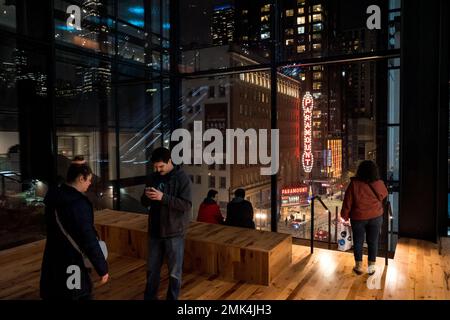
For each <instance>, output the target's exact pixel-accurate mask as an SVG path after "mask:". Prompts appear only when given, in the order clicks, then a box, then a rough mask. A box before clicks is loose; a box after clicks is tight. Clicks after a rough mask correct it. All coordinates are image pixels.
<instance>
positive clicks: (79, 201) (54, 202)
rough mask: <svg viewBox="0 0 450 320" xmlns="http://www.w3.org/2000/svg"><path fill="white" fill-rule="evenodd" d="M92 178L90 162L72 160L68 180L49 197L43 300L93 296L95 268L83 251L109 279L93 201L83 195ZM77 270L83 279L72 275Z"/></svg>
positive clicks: (41, 284)
mask: <svg viewBox="0 0 450 320" xmlns="http://www.w3.org/2000/svg"><path fill="white" fill-rule="evenodd" d="M91 179H92V170H91V168H90V167H89V166H88V165H87V164H85V163H84V164H82V163H72V164H71V165H70V167H69V170H68V173H67V181H66V183H65V184H62V185H61V186H60V187H57V188H56V189H51V190H50V191H49V192H48V193H47V195H46V197H45V200H44V202H45V205H46V209H45V219H46V225H47V242H46V244H45V251H44V258H43V261H42V270H41V282H40V289H41V298H42V299H66V300H89V299H92V281H91V278H90V273H91V269H90V268H89V267H87V266H86V265H85V260H84V258H83V255H82V254H81V253H80V251H81V252H82V253H83V254H84V255H85V256H86V257H87V258H88V259H89V261H90V264H91V266H92V267H93V268H94V269H95V271H96V272H97V274H98V275H99V276H100V277H101V282H102V283H106V282H107V281H108V278H109V275H108V264H107V262H106V259H105V257H104V255H103V252H102V250H101V248H100V245H99V242H98V239H97V233H96V231H95V227H94V213H93V209H92V204H91V202H90V201H89V200H88V198H87V197H86V196H85V195H84V194H83V193H84V192H86V191H87V189H88V188H89V186H90V184H91ZM88 266H89V264H88ZM77 270H79V272H78V275H79V277H78V278H79V279H76V278H73V277H71V275H74V276H75V277H76V276H77Z"/></svg>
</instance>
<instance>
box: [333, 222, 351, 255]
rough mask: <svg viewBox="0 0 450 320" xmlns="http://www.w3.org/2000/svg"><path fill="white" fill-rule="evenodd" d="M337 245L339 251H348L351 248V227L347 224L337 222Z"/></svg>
mask: <svg viewBox="0 0 450 320" xmlns="http://www.w3.org/2000/svg"><path fill="white" fill-rule="evenodd" d="M337 244H338V250H339V251H348V250H350V249H351V248H352V246H353V239H352V227H351V226H350V225H349V224H345V223H343V222H338V226H337Z"/></svg>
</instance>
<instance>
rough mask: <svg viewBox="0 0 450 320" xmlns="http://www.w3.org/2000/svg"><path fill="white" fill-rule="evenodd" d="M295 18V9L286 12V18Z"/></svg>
mask: <svg viewBox="0 0 450 320" xmlns="http://www.w3.org/2000/svg"><path fill="white" fill-rule="evenodd" d="M293 16H294V9H289V10H286V17H293Z"/></svg>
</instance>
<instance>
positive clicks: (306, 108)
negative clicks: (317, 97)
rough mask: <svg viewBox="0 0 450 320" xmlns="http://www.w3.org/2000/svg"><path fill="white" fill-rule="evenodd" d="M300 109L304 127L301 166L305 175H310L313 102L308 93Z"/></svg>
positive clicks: (311, 166) (311, 164) (312, 159)
mask: <svg viewBox="0 0 450 320" xmlns="http://www.w3.org/2000/svg"><path fill="white" fill-rule="evenodd" d="M302 108H303V126H304V132H303V154H302V164H303V170H304V171H305V172H306V173H310V172H311V171H312V168H313V163H314V158H313V154H312V110H313V108H314V100H313V97H312V95H311V94H310V93H309V92H306V93H305V95H304V96H303V100H302Z"/></svg>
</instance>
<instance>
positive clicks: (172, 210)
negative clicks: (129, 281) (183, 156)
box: [141, 147, 192, 300]
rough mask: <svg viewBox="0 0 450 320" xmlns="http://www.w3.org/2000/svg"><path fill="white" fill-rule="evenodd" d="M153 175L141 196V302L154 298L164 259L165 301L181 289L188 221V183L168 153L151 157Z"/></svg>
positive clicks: (159, 151)
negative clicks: (144, 248)
mask: <svg viewBox="0 0 450 320" xmlns="http://www.w3.org/2000/svg"><path fill="white" fill-rule="evenodd" d="M151 162H152V164H153V169H154V172H153V173H152V174H151V175H150V176H149V177H148V179H147V182H146V187H145V190H144V193H143V194H142V197H141V203H142V205H143V206H145V207H146V208H148V209H149V223H148V234H149V245H148V248H149V254H148V261H147V286H146V289H145V293H144V299H145V300H154V299H157V294H158V288H159V283H160V272H161V266H162V263H163V261H164V258H167V264H168V267H169V287H168V289H167V299H168V300H177V299H178V295H179V293H180V288H181V276H182V269H183V257H184V236H185V234H186V231H187V228H188V225H189V221H190V218H191V208H192V195H191V180H190V179H189V177H188V176H187V175H186V173H185V172H184V171H183V170H182V169H180V168H178V167H175V166H174V165H173V163H172V159H171V155H170V151H169V150H168V149H166V148H163V147H160V148H157V149H155V150H154V151H153V153H152V156H151Z"/></svg>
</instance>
